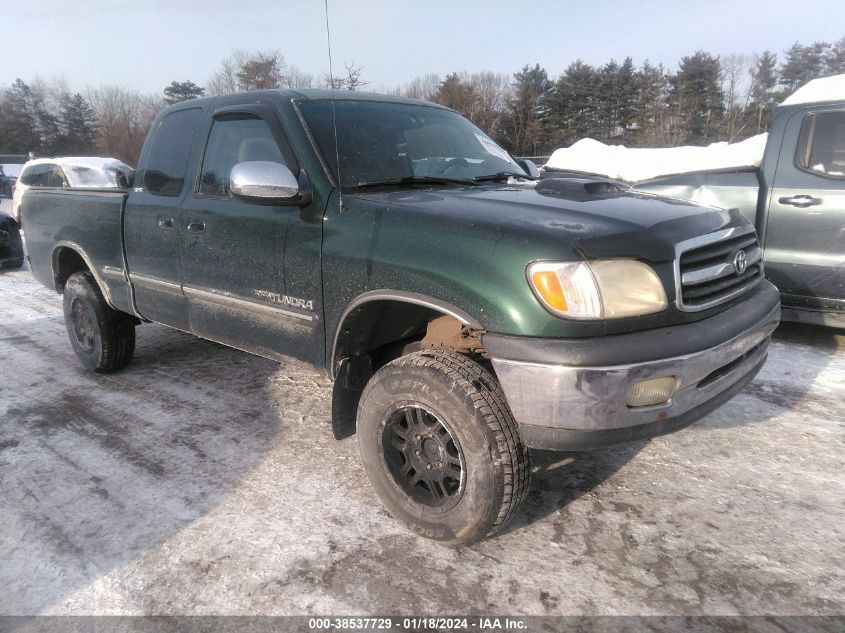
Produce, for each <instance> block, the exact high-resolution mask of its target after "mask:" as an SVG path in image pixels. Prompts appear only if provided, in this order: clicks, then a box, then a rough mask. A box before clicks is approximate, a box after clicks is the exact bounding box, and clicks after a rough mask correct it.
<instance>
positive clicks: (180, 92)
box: [164, 80, 205, 105]
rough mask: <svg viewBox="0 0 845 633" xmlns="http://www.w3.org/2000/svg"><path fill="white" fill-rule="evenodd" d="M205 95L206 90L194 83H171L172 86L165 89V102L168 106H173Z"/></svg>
mask: <svg viewBox="0 0 845 633" xmlns="http://www.w3.org/2000/svg"><path fill="white" fill-rule="evenodd" d="M203 94H205V88H201V87H200V86H198V85H196V84H195V83H194V82H193V81H190V80H189V81H171V82H170V85H169V86H167V87H166V88H165V89H164V101H165V102H166V103H167V104H168V105H173V104H174V103H179V102H180V101H188V100H190V99H196V98H197V97H201V96H203Z"/></svg>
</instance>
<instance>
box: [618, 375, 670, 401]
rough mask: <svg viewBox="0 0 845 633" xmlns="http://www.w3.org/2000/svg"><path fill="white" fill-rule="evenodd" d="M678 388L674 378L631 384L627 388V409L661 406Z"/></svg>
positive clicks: (663, 377) (652, 379)
mask: <svg viewBox="0 0 845 633" xmlns="http://www.w3.org/2000/svg"><path fill="white" fill-rule="evenodd" d="M677 386H678V379H677V378H675V377H674V376H662V377H661V378H651V379H649V380H642V381H640V382H635V383H633V384H632V385H631V386H630V387H628V406H629V407H648V406H651V405H655V404H662V403H663V402H666V401H667V400H668V399H669V398H671V397H672V394H673V393H675V389H677Z"/></svg>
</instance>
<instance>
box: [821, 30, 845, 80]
mask: <svg viewBox="0 0 845 633" xmlns="http://www.w3.org/2000/svg"><path fill="white" fill-rule="evenodd" d="M826 64H827V69H826V73H827V74H828V75H841V74H843V73H845V37H843V38H842V39H841V40H839V41H838V42H834V43H833V44H832V45H831V47H830V51H829V52H828V55H827V59H826Z"/></svg>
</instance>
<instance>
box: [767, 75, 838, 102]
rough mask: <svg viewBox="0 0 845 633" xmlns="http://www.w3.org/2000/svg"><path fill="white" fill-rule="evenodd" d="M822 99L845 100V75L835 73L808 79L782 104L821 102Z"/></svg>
mask: <svg viewBox="0 0 845 633" xmlns="http://www.w3.org/2000/svg"><path fill="white" fill-rule="evenodd" d="M820 101H845V75H833V76H832V77H822V78H821V79H813V80H812V81H808V82H807V84H806V85H804V86H802V87H800V88H799V89H798V90H796V91H795V92H793V93H792V94H791V95H789V96H788V97H787V98H786V99H785V100H784V102H783V103H781V105H785V106H788V105H798V104H804V103H819V102H820Z"/></svg>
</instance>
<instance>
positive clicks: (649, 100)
mask: <svg viewBox="0 0 845 633" xmlns="http://www.w3.org/2000/svg"><path fill="white" fill-rule="evenodd" d="M634 81H635V85H636V93H635V96H634V116H633V127H634V128H635V129H634V133H633V137H634V143H635V144H636V145H639V146H644V147H660V146H663V145H665V144H666V142H667V139H666V136H665V134H664V121H665V115H666V100H667V95H668V92H669V82H668V79H667V77H666V72H665V70H664V69H663V66H662V65H657V66H652V65H651V64H650V63H649V61H648V60H646V61H645V62H643V65H642V67H641V68H640V69H639V71H637V73H636V75H635V77H634Z"/></svg>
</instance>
